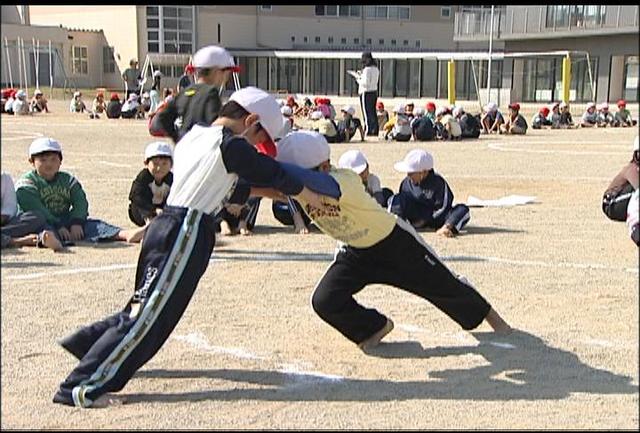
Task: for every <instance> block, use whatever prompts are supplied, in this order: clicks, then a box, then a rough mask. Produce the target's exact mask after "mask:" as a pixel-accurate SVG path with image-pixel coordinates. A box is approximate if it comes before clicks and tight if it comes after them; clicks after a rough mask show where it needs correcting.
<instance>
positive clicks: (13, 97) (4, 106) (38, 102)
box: [0, 89, 49, 115]
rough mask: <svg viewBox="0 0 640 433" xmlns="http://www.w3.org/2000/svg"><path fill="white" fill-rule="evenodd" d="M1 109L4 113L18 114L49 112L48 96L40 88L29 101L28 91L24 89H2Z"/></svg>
mask: <svg viewBox="0 0 640 433" xmlns="http://www.w3.org/2000/svg"><path fill="white" fill-rule="evenodd" d="M0 109H1V110H2V112H3V113H7V114H16V115H24V114H33V113H48V112H49V107H48V104H47V98H45V96H44V94H43V93H42V91H41V90H40V89H36V90H35V91H34V92H33V98H31V101H27V92H26V91H24V90H23V89H19V90H16V89H2V101H1V102H0Z"/></svg>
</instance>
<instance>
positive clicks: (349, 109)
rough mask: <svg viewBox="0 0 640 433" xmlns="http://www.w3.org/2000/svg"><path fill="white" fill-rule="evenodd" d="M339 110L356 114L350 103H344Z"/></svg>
mask: <svg viewBox="0 0 640 433" xmlns="http://www.w3.org/2000/svg"><path fill="white" fill-rule="evenodd" d="M340 111H344V112H346V113H349V114H351V115H352V116H353V115H354V114H356V109H355V108H353V107H352V106H351V105H345V106H344V107H342V109H341V110H340Z"/></svg>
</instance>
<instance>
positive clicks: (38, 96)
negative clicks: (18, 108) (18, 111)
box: [29, 89, 49, 113]
mask: <svg viewBox="0 0 640 433" xmlns="http://www.w3.org/2000/svg"><path fill="white" fill-rule="evenodd" d="M29 110H30V111H31V112H32V113H48V112H49V107H48V105H47V98H45V97H44V94H43V93H42V90H40V89H36V91H35V92H33V99H31V105H30V107H29Z"/></svg>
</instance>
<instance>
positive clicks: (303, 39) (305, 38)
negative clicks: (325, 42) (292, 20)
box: [302, 36, 309, 44]
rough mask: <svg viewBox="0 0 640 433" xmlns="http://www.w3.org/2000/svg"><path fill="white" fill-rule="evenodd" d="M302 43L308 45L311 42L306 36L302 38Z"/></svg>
mask: <svg viewBox="0 0 640 433" xmlns="http://www.w3.org/2000/svg"><path fill="white" fill-rule="evenodd" d="M302 41H303V42H304V43H305V44H306V43H308V42H309V38H308V37H306V36H304V37H303V38H302Z"/></svg>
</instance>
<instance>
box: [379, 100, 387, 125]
mask: <svg viewBox="0 0 640 433" xmlns="http://www.w3.org/2000/svg"><path fill="white" fill-rule="evenodd" d="M376 116H377V118H378V125H385V124H386V123H387V122H388V121H389V112H388V111H387V110H385V109H384V104H383V103H382V101H378V103H377V104H376Z"/></svg>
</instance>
